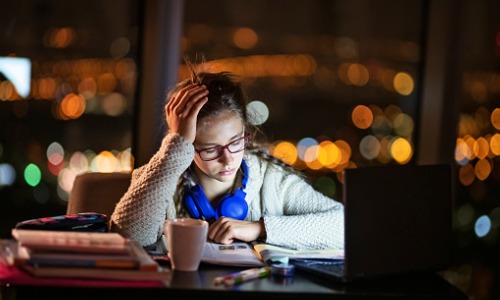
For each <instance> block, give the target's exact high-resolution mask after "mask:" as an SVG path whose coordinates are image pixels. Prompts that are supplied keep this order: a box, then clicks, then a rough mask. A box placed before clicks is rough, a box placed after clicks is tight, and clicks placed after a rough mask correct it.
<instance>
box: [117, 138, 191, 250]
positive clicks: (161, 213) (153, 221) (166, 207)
mask: <svg viewBox="0 0 500 300" xmlns="http://www.w3.org/2000/svg"><path fill="white" fill-rule="evenodd" d="M193 158H194V147H193V145H192V144H191V143H189V142H187V141H186V140H185V139H184V138H182V137H181V136H180V135H177V134H170V133H169V134H167V135H166V136H165V138H164V139H163V141H162V144H161V146H160V149H159V150H158V151H157V152H156V153H155V154H154V155H153V157H152V158H151V159H150V161H149V162H148V163H147V164H146V165H144V166H142V167H140V168H138V169H136V170H134V171H133V172H132V180H131V184H130V186H129V188H128V190H127V192H126V193H125V194H124V195H123V197H122V198H121V199H120V201H119V202H118V204H117V205H116V207H115V210H114V212H113V213H112V215H111V218H110V230H111V231H114V232H119V233H120V234H122V235H124V236H125V237H128V238H130V239H132V240H136V241H138V242H139V243H140V244H141V245H143V246H148V245H151V244H153V243H155V242H156V241H157V240H158V238H159V237H160V236H161V234H162V229H163V224H164V222H165V218H166V214H167V213H168V215H169V216H175V205H174V204H173V195H174V193H175V190H176V188H177V182H178V179H179V177H180V176H181V175H182V173H183V172H184V171H185V170H186V169H187V168H188V167H189V165H190V164H191V162H192V161H193Z"/></svg>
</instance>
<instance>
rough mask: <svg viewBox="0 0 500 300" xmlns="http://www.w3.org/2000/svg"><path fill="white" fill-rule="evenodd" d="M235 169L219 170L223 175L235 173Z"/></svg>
mask: <svg viewBox="0 0 500 300" xmlns="http://www.w3.org/2000/svg"><path fill="white" fill-rule="evenodd" d="M234 170H235V169H230V170H222V171H220V172H219V174H220V175H221V176H229V175H233V173H234Z"/></svg>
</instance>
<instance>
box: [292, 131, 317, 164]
mask: <svg viewBox="0 0 500 300" xmlns="http://www.w3.org/2000/svg"><path fill="white" fill-rule="evenodd" d="M317 145H318V142H317V141H316V140H315V139H313V138H312V137H305V138H303V139H301V140H300V141H299V142H298V143H297V153H298V156H299V158H300V159H301V160H302V161H306V158H305V155H306V151H307V149H309V148H310V147H312V146H317Z"/></svg>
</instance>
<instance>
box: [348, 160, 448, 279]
mask: <svg viewBox="0 0 500 300" xmlns="http://www.w3.org/2000/svg"><path fill="white" fill-rule="evenodd" d="M343 188H344V189H343V201H344V209H345V239H346V240H345V255H346V257H345V266H344V267H345V276H346V277H347V280H352V279H357V278H364V277H374V276H382V275H389V274H396V273H408V272H418V271H430V270H439V269H443V268H446V267H447V266H448V265H449V263H450V260H451V247H452V195H451V193H452V188H451V169H450V167H449V166H448V165H427V166H380V167H366V168H358V169H346V170H345V173H344V187H343Z"/></svg>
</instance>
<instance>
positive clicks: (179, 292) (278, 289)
mask: <svg viewBox="0 0 500 300" xmlns="http://www.w3.org/2000/svg"><path fill="white" fill-rule="evenodd" d="M244 269H245V268H236V267H226V266H215V265H209V264H203V263H202V264H201V266H200V268H199V270H198V271H197V272H181V271H175V270H174V271H172V272H171V276H169V277H168V278H167V279H166V280H165V281H164V282H163V285H164V287H149V288H137V287H126V285H125V287H124V288H120V289H117V288H116V287H114V288H106V287H102V286H101V287H99V288H89V287H68V286H64V287H63V286H57V285H49V286H46V285H41V286H37V285H35V286H34V285H3V286H2V288H1V292H2V297H0V299H29V298H30V297H32V296H33V295H34V294H36V295H37V296H38V297H41V296H47V297H51V298H52V299H54V296H56V295H66V296H67V295H68V293H70V294H71V295H72V296H71V298H72V299H83V298H85V299H89V297H90V299H96V297H97V298H99V299H109V298H108V297H111V298H113V297H116V296H117V295H120V299H139V298H147V299H155V298H162V299H165V297H166V296H169V295H176V296H178V297H182V298H183V299H189V298H193V299H201V298H200V297H203V299H206V298H217V299H256V298H259V297H265V298H269V297H272V298H273V299H285V298H286V299H299V298H300V299H307V297H308V296H310V297H314V299H315V300H316V299H326V298H328V299H332V298H333V299H355V298H356V299H357V298H363V299H370V298H373V299H379V298H383V297H391V298H392V297H397V298H413V299H415V298H440V299H467V297H466V295H465V294H464V293H462V292H461V291H460V290H459V289H457V288H456V287H455V286H453V285H451V284H450V283H448V282H447V281H446V280H445V279H443V278H442V277H441V276H440V275H438V274H437V273H427V274H413V275H399V276H393V277H388V278H378V279H370V280H363V281H358V282H352V283H341V282H335V281H332V280H331V279H326V278H323V277H320V276H318V275H313V274H309V273H305V272H303V271H300V270H297V271H296V272H295V275H294V276H293V277H291V278H283V277H275V276H269V277H266V278H261V279H254V280H251V281H248V282H244V283H242V284H238V285H235V286H231V287H227V286H224V285H217V284H215V283H214V282H213V280H214V278H215V277H218V276H223V275H226V274H228V273H232V272H237V271H241V270H244ZM96 290H98V292H96ZM13 295H14V296H13Z"/></svg>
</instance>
